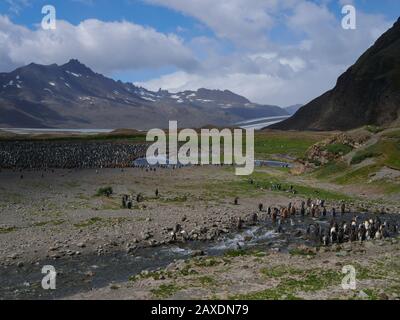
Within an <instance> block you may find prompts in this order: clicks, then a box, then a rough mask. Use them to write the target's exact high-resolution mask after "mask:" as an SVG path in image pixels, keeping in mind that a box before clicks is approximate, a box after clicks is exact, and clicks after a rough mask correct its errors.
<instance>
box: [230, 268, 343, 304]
mask: <svg viewBox="0 0 400 320" xmlns="http://www.w3.org/2000/svg"><path fill="white" fill-rule="evenodd" d="M261 273H262V274H263V275H264V276H266V277H268V278H271V279H279V280H280V282H279V284H278V285H277V286H276V287H274V288H268V289H266V290H263V291H259V292H253V293H248V294H242V295H237V296H233V297H231V299H234V300H282V299H283V300H298V299H301V298H299V294H300V293H301V292H317V291H320V290H323V289H326V288H328V287H329V286H332V285H335V284H338V285H339V284H340V283H341V279H342V278H343V275H342V274H341V273H339V272H337V271H334V270H323V269H310V270H300V269H295V268H290V267H286V266H278V267H273V268H270V269H268V268H264V269H262V270H261Z"/></svg>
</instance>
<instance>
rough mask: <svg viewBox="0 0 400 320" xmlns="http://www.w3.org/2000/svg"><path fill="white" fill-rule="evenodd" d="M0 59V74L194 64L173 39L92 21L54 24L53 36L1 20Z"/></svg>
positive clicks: (120, 24)
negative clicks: (37, 67) (27, 68)
mask: <svg viewBox="0 0 400 320" xmlns="http://www.w3.org/2000/svg"><path fill="white" fill-rule="evenodd" d="M0 58H1V60H0V68H1V69H2V70H11V69H13V68H14V67H18V66H21V65H23V64H28V63H31V62H36V63H43V64H52V63H59V64H62V63H65V62H67V61H68V60H69V59H71V58H77V59H79V60H81V61H82V62H83V63H85V64H87V65H88V66H90V67H92V68H93V69H94V70H96V71H99V72H104V73H108V74H109V73H112V72H113V71H119V70H124V71H126V70H134V69H139V68H148V67H151V68H159V67H164V66H176V67H178V68H181V69H190V68H192V67H193V65H195V64H196V60H195V59H194V57H193V54H192V52H191V50H190V49H188V48H187V47H186V46H185V44H184V43H183V40H181V39H180V38H179V37H177V36H176V35H174V34H163V33H160V32H157V31H156V30H154V29H152V28H149V27H143V26H140V25H137V24H133V23H130V22H126V21H122V22H102V21H99V20H95V19H92V20H85V21H83V22H81V23H80V24H79V25H76V26H75V25H72V24H70V23H69V22H66V21H62V20H58V21H57V29H56V30H54V31H49V30H43V29H41V28H40V27H38V28H37V29H35V30H30V29H28V28H25V27H22V26H19V25H16V24H14V23H13V22H12V21H10V19H9V18H8V17H6V16H1V15H0Z"/></svg>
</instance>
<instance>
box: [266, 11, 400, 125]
mask: <svg viewBox="0 0 400 320" xmlns="http://www.w3.org/2000/svg"><path fill="white" fill-rule="evenodd" d="M399 113H400V19H399V20H398V21H397V22H396V23H395V24H394V26H393V27H392V28H391V29H390V30H388V31H387V32H386V33H385V34H383V35H382V36H381V37H380V38H379V39H378V40H377V41H376V43H375V44H374V45H373V46H372V47H371V48H370V49H368V50H367V51H366V52H365V53H364V54H363V55H362V56H361V57H360V58H359V59H358V61H357V62H356V63H355V64H354V65H353V66H352V67H350V68H349V69H348V70H347V71H346V72H345V73H344V74H343V75H341V76H340V77H339V79H338V81H337V84H336V87H335V88H334V89H333V90H331V91H328V92H326V93H325V94H323V95H322V96H320V97H319V98H317V99H315V100H313V101H312V102H310V103H309V104H307V105H305V106H304V107H302V108H301V109H300V110H299V111H298V112H297V113H296V114H295V115H294V116H293V117H291V118H290V119H288V120H286V121H283V122H281V123H278V124H275V125H273V126H271V128H274V129H283V130H348V129H353V128H357V127H361V126H364V125H379V126H385V125H390V124H391V123H393V122H395V121H396V120H398V118H399Z"/></svg>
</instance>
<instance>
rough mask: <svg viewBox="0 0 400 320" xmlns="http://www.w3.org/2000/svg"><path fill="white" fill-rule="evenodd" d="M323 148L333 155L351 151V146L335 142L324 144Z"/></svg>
mask: <svg viewBox="0 0 400 320" xmlns="http://www.w3.org/2000/svg"><path fill="white" fill-rule="evenodd" d="M324 150H326V151H328V152H329V153H333V154H335V155H346V154H348V153H349V152H351V151H352V150H353V148H352V147H350V146H348V145H346V144H341V143H335V144H330V145H328V146H326V147H325V148H324Z"/></svg>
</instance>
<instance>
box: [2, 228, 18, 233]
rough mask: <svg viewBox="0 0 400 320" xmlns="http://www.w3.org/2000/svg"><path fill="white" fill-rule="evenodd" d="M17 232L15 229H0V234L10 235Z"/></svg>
mask: <svg viewBox="0 0 400 320" xmlns="http://www.w3.org/2000/svg"><path fill="white" fill-rule="evenodd" d="M14 231H17V228H16V227H0V234H5V233H11V232H14Z"/></svg>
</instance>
